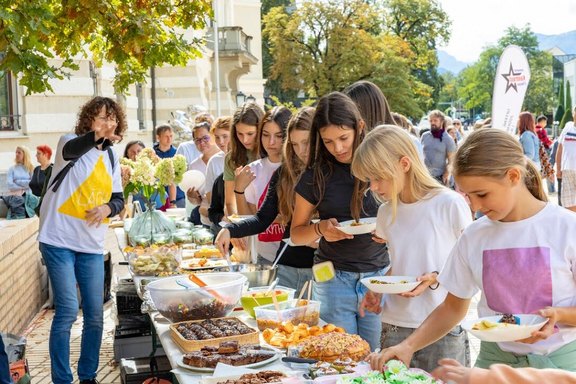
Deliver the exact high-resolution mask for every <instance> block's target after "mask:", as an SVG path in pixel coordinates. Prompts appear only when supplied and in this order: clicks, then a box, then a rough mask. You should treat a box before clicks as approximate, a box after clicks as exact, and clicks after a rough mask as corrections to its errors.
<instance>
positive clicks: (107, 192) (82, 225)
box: [38, 134, 122, 253]
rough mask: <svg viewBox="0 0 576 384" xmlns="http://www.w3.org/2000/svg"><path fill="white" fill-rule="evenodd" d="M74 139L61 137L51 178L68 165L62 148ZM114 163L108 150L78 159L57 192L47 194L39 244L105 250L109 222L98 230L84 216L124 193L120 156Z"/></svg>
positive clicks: (91, 251)
mask: <svg viewBox="0 0 576 384" xmlns="http://www.w3.org/2000/svg"><path fill="white" fill-rule="evenodd" d="M75 137H76V135H75V134H68V135H64V136H62V137H61V138H60V141H59V142H58V148H57V150H56V159H55V162H54V169H53V171H52V176H54V177H55V176H56V175H57V174H58V173H59V172H60V171H61V170H62V169H63V168H64V167H65V166H66V164H68V161H66V160H64V159H63V157H62V148H63V147H64V144H65V143H66V142H68V141H69V140H71V139H73V138H75ZM114 163H115V165H114V167H112V164H110V157H109V155H108V152H107V151H100V150H98V149H96V148H92V149H90V150H89V151H88V152H86V153H85V154H84V155H82V156H81V157H80V158H78V160H76V163H75V164H74V166H73V167H71V168H70V170H69V171H68V174H67V175H66V176H65V177H64V178H63V179H62V184H60V187H59V188H58V190H57V191H56V193H54V192H52V188H50V189H48V190H47V191H46V194H45V195H44V198H43V201H42V206H41V208H40V217H41V220H40V229H39V234H38V241H39V242H42V243H45V244H49V245H53V246H55V247H60V248H67V249H71V250H73V251H76V252H86V253H98V252H103V251H104V238H105V236H106V231H107V230H108V219H106V220H104V222H103V223H102V224H101V225H100V226H98V227H95V226H91V227H89V226H88V225H87V223H86V220H85V217H86V211H87V210H90V209H92V208H94V207H97V206H99V205H101V204H105V203H107V202H108V201H110V197H111V196H112V193H115V192H122V180H121V177H120V165H119V162H118V156H117V155H114ZM113 168H114V172H113V174H112V169H113Z"/></svg>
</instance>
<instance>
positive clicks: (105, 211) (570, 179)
mask: <svg viewBox="0 0 576 384" xmlns="http://www.w3.org/2000/svg"><path fill="white" fill-rule="evenodd" d="M574 119H575V120H576V108H575V109H574ZM429 121H430V129H429V130H426V131H424V132H418V131H417V130H416V129H415V128H414V127H413V126H412V124H411V123H410V121H409V120H408V119H407V118H406V117H404V116H402V115H400V114H398V113H394V112H392V111H391V110H390V107H389V106H388V103H387V101H386V97H385V96H384V94H383V93H382V92H381V91H380V89H379V88H378V87H377V86H375V85H374V84H372V83H370V82H367V81H361V82H357V83H355V84H352V85H351V86H349V87H348V88H346V89H345V90H344V91H343V92H332V93H330V94H328V95H325V96H323V97H321V98H320V99H319V100H318V101H317V103H316V104H315V106H314V107H303V108H301V109H299V110H297V111H291V110H289V109H287V108H285V107H283V106H277V107H274V108H271V109H269V110H268V111H264V110H263V109H262V108H261V107H260V106H258V105H257V104H256V103H246V104H244V105H242V106H240V107H239V108H238V109H237V110H236V111H235V112H234V114H233V115H232V116H218V117H217V118H216V119H214V118H213V117H212V116H211V115H209V114H207V113H203V114H200V115H198V116H196V119H195V125H194V127H193V129H192V140H190V141H189V142H185V143H181V144H180V145H179V146H178V148H176V147H175V146H174V145H173V132H172V129H171V127H170V126H169V125H160V126H158V127H156V131H155V133H156V138H157V143H156V144H155V145H154V146H153V148H154V150H155V152H156V154H157V155H158V156H159V157H161V158H165V157H172V156H174V155H175V154H182V155H184V156H185V157H186V160H187V163H188V169H193V170H197V171H199V172H202V173H203V174H205V176H206V177H205V180H206V181H205V183H204V185H203V186H202V187H201V188H198V189H194V188H191V189H189V190H187V191H182V190H180V189H179V187H178V186H176V185H169V186H166V187H167V188H166V190H167V196H165V197H163V199H161V200H165V201H166V204H165V206H164V207H161V208H162V209H165V208H168V207H184V206H185V202H186V199H187V200H188V201H189V204H192V205H193V206H195V208H194V210H193V211H192V214H191V216H190V218H189V220H190V221H192V222H194V223H195V224H197V225H203V226H205V227H206V228H209V229H211V230H212V231H213V232H214V234H215V235H216V238H215V245H216V246H217V247H218V248H219V249H220V252H221V253H223V254H224V253H227V252H228V251H229V250H230V249H231V248H232V249H233V250H245V249H246V248H247V247H248V245H247V239H248V237H249V236H256V240H255V241H256V247H255V248H254V249H255V250H256V252H257V255H255V256H257V260H258V263H260V264H265V265H268V264H271V263H273V262H274V261H277V262H278V276H279V279H280V284H281V285H283V286H286V287H291V288H294V289H297V290H300V289H301V288H302V286H303V285H304V283H305V282H307V281H309V280H312V279H313V277H312V276H313V273H312V267H313V266H314V265H315V264H318V263H329V264H331V265H332V267H333V269H334V271H335V273H334V277H333V278H332V279H330V280H328V281H324V282H315V283H314V285H313V298H314V299H315V300H318V301H320V302H321V317H322V319H323V320H325V321H327V322H330V323H334V324H336V325H337V326H340V327H343V328H345V329H346V331H347V332H349V333H355V334H358V335H360V336H361V337H362V338H363V339H365V340H366V341H368V343H369V344H370V347H371V350H373V351H376V350H378V349H382V350H381V352H374V353H372V354H371V355H370V356H369V358H368V360H369V361H370V363H371V365H372V367H373V368H375V369H382V367H383V366H384V364H385V363H386V362H387V361H389V360H390V359H393V358H394V359H400V360H402V361H404V362H405V363H406V364H410V366H413V367H417V368H421V369H424V370H426V371H429V372H432V371H433V372H434V374H435V375H436V376H438V377H440V378H444V379H445V380H448V379H450V380H453V381H454V382H457V383H460V382H462V383H466V382H470V380H471V379H470V378H471V377H473V376H474V375H482V377H489V376H490V375H492V374H494V375H497V376H498V377H504V376H506V375H523V373H522V372H517V371H514V370H513V371H507V370H506V369H500V368H499V369H496V370H488V371H479V370H475V371H474V370H470V368H469V366H470V351H469V343H468V339H467V334H466V332H465V331H464V330H463V329H462V327H461V326H460V322H461V320H462V319H463V317H464V316H465V314H466V312H467V310H468V306H469V304H470V300H471V299H472V297H473V296H475V295H476V294H477V293H478V292H481V294H482V295H481V299H480V303H479V304H478V315H479V316H489V315H493V314H503V313H538V314H540V315H541V316H543V317H546V318H548V323H547V324H546V325H545V326H544V327H543V328H542V329H540V330H539V331H537V332H534V333H533V334H532V336H531V337H530V338H529V339H526V340H522V341H519V342H507V343H488V342H482V343H481V350H480V354H479V356H478V359H477V360H476V367H477V368H478V369H480V368H486V369H487V368H490V367H491V366H493V367H497V365H498V364H506V365H508V366H511V367H534V368H553V369H560V370H563V371H576V272H574V271H576V251H575V250H576V240H575V239H576V237H572V236H566V235H565V234H566V233H571V232H572V230H576V215H574V213H573V212H571V211H576V128H575V127H574V123H572V122H569V123H568V124H567V125H566V127H565V128H564V130H563V131H562V133H561V135H560V136H559V137H558V138H557V139H556V140H555V141H554V142H552V141H551V140H550V138H548V136H547V135H546V131H545V126H546V119H545V117H538V118H536V119H535V118H534V116H533V115H532V114H531V113H529V112H522V113H521V114H520V117H519V120H518V135H516V136H514V135H511V134H509V133H506V132H504V131H502V130H500V129H496V128H497V127H491V123H490V121H484V122H483V124H481V125H479V126H478V127H475V129H474V130H473V131H471V132H470V131H468V132H466V131H464V130H463V128H462V123H461V122H460V121H459V120H458V119H454V120H452V119H450V118H449V117H447V116H445V115H444V114H443V113H442V112H441V111H438V110H435V111H432V112H430V114H429ZM125 130H126V121H125V114H124V112H123V111H122V109H121V107H120V106H119V105H118V104H116V103H115V102H114V101H113V100H111V99H108V98H101V97H97V98H94V99H93V100H91V101H90V102H88V103H87V104H86V105H84V106H83V107H82V109H81V112H80V114H79V118H78V123H77V125H76V128H75V131H74V133H73V134H69V135H65V136H63V137H62V138H61V140H60V142H59V143H58V146H57V149H56V151H55V161H54V165H52V164H51V163H50V158H51V155H52V151H51V149H50V148H49V147H47V146H39V147H38V148H37V160H38V163H39V164H40V165H39V166H38V167H36V168H34V167H33V166H32V165H31V161H30V155H29V154H28V152H27V150H26V149H25V148H23V147H18V148H17V150H16V158H15V165H14V166H13V167H12V168H11V170H10V172H9V189H10V194H13V195H15V196H20V197H21V196H23V195H26V194H32V195H36V196H39V195H41V194H43V193H42V191H43V190H45V194H44V198H43V199H44V202H43V203H42V205H41V207H40V217H41V222H40V223H41V225H40V234H39V242H40V249H41V252H42V256H43V258H44V260H45V262H46V265H47V268H48V273H49V276H50V279H51V281H52V282H53V287H54V300H55V307H56V314H55V317H54V321H53V324H52V330H51V334H50V357H51V362H52V380H53V382H55V383H71V382H72V373H71V371H70V362H69V342H70V328H71V325H72V322H73V321H74V320H75V318H76V314H77V310H78V300H77V297H76V284H78V285H79V288H80V291H81V293H82V307H83V310H84V329H83V336H82V347H81V348H82V349H81V357H80V361H79V363H78V375H79V379H80V382H81V383H94V382H96V381H95V379H96V368H97V365H98V351H99V347H100V341H101V336H102V324H103V320H102V302H103V298H102V292H103V289H102V288H103V287H102V284H103V270H102V269H103V262H102V251H103V241H104V233H105V231H106V222H107V220H108V219H109V218H110V217H113V216H114V215H116V214H118V213H119V212H120V211H121V210H122V208H123V205H124V200H123V197H122V178H121V170H120V166H119V163H118V157H117V156H116V155H115V154H114V151H113V150H111V147H112V145H113V144H115V143H117V142H119V141H120V140H121V139H122V137H123V136H124V134H125ZM143 148H144V144H143V143H142V142H140V141H133V142H129V143H128V144H127V145H126V147H125V151H124V157H127V158H130V159H135V158H136V156H137V154H138V153H139V151H141V150H142V149H143ZM71 164H72V165H74V166H73V167H72V165H71ZM52 168H53V169H54V170H53V171H52ZM50 174H52V177H50ZM556 179H557V181H558V185H557V188H558V195H559V200H560V202H561V205H562V206H559V205H557V204H552V203H550V202H548V198H547V194H546V193H545V185H544V182H543V180H547V182H548V183H549V184H548V188H549V190H551V189H552V188H554V187H556V183H555V181H556ZM44 180H49V181H47V182H45V181H44ZM55 181H56V182H55ZM47 186H48V187H47ZM95 192H97V193H95ZM72 196H74V197H75V198H74V199H71V197H72ZM133 197H134V199H138V196H137V194H136V195H135V196H133ZM143 208H144V209H145V207H143ZM232 215H249V216H250V218H248V219H246V220H243V221H241V222H236V223H232V222H229V220H228V219H227V218H228V217H229V216H232ZM368 217H376V230H375V232H374V233H367V234H361V235H350V234H347V233H344V232H343V231H341V230H340V229H339V225H340V224H339V223H341V222H343V221H347V220H356V221H358V220H360V219H362V218H368ZM79 238H80V239H83V240H82V241H81V242H78V239H79ZM382 275H414V276H418V280H419V281H420V282H421V283H420V285H419V286H418V287H417V288H415V289H414V290H413V291H411V292H408V293H404V294H400V295H381V294H376V293H374V292H372V291H369V290H367V288H366V287H365V286H364V285H363V284H362V283H361V282H360V281H361V279H363V278H365V277H371V276H382ZM440 359H444V360H440ZM0 360H1V356H0ZM439 360H440V363H439ZM0 363H1V362H0ZM439 364H440V367H439V368H437V367H438V365H439ZM436 368H437V369H436ZM475 369H476V368H475ZM550 374H551V375H558V376H559V377H562V375H566V373H564V372H560V371H558V372H557V371H551V373H550ZM568 375H570V374H569V373H568ZM570 377H571V376H570ZM559 380H561V379H560V378H559ZM495 382H496V381H495Z"/></svg>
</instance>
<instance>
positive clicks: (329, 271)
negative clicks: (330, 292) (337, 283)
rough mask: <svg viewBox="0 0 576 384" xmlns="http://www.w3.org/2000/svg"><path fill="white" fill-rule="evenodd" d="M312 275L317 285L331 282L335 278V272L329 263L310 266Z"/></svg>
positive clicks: (332, 265) (324, 262)
mask: <svg viewBox="0 0 576 384" xmlns="http://www.w3.org/2000/svg"><path fill="white" fill-rule="evenodd" d="M312 274H313V275H314V280H315V281H316V282H317V283H323V282H325V281H329V280H332V279H333V278H334V276H336V271H335V270H334V264H332V262H331V261H323V262H321V263H318V264H314V265H313V266H312Z"/></svg>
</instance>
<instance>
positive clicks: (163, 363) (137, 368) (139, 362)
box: [120, 356, 172, 384]
mask: <svg viewBox="0 0 576 384" xmlns="http://www.w3.org/2000/svg"><path fill="white" fill-rule="evenodd" d="M156 363H157V364H158V372H157V374H156V375H155V376H156V377H158V378H160V379H164V380H168V381H172V373H171V372H170V370H171V369H172V367H171V366H170V361H168V358H167V357H166V356H160V357H156ZM120 376H121V379H122V384H142V382H143V381H144V380H146V379H148V378H150V377H152V373H151V370H150V358H148V357H144V358H138V359H122V360H121V361H120Z"/></svg>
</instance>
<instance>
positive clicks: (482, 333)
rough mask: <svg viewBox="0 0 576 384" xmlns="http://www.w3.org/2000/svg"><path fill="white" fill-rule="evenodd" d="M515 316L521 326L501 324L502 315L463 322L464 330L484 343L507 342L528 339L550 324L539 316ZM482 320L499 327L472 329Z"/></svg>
mask: <svg viewBox="0 0 576 384" xmlns="http://www.w3.org/2000/svg"><path fill="white" fill-rule="evenodd" d="M514 316H515V317H517V318H519V319H520V324H519V325H513V324H504V323H499V321H500V319H501V318H502V315H498V316H487V317H481V318H479V319H468V320H465V321H463V322H462V328H463V329H465V330H466V331H468V332H470V333H471V334H472V335H474V336H476V337H477V338H479V339H480V340H482V341H490V342H505V341H517V340H522V339H526V338H528V337H530V336H531V335H532V332H534V331H537V330H539V329H540V328H542V327H543V326H544V324H546V323H547V322H548V319H547V318H545V317H542V316H538V315H514ZM482 320H487V321H490V322H492V323H496V324H498V327H496V328H490V329H486V330H479V329H472V327H473V326H474V324H477V323H480V322H481V321H482Z"/></svg>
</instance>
